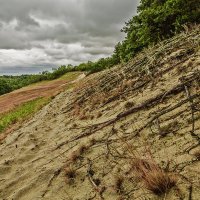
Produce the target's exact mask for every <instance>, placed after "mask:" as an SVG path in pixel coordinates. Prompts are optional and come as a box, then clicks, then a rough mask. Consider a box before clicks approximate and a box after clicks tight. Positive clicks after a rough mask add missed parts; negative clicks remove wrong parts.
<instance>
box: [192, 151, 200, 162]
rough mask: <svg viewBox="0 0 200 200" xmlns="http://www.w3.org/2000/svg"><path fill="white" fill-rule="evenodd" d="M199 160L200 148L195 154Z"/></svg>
mask: <svg viewBox="0 0 200 200" xmlns="http://www.w3.org/2000/svg"><path fill="white" fill-rule="evenodd" d="M193 155H194V156H195V157H196V159H197V160H200V150H199V151H195V152H194V154H193Z"/></svg>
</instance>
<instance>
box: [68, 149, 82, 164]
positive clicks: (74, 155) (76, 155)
mask: <svg viewBox="0 0 200 200" xmlns="http://www.w3.org/2000/svg"><path fill="white" fill-rule="evenodd" d="M79 158H80V154H79V153H78V152H77V151H74V152H72V153H71V155H70V156H69V160H70V161H71V162H73V163H74V162H76V161H77V160H78V159H79Z"/></svg>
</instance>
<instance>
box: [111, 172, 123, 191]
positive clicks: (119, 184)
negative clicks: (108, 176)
mask: <svg viewBox="0 0 200 200" xmlns="http://www.w3.org/2000/svg"><path fill="white" fill-rule="evenodd" d="M123 182H124V177H123V176H116V177H115V178H114V185H113V188H114V190H115V191H116V192H117V193H118V194H121V193H122V191H123Z"/></svg>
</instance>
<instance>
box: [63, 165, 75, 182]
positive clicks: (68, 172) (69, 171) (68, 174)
mask: <svg viewBox="0 0 200 200" xmlns="http://www.w3.org/2000/svg"><path fill="white" fill-rule="evenodd" d="M64 175H65V178H66V182H67V183H70V182H71V181H73V180H74V179H75V178H76V170H75V169H74V168H72V167H67V168H65V169H64Z"/></svg>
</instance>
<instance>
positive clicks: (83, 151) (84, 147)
mask: <svg viewBox="0 0 200 200" xmlns="http://www.w3.org/2000/svg"><path fill="white" fill-rule="evenodd" d="M88 148H89V146H87V145H85V144H83V145H81V146H80V147H79V148H78V150H77V153H78V154H79V155H82V154H84V153H85V152H86V151H87V150H88Z"/></svg>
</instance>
